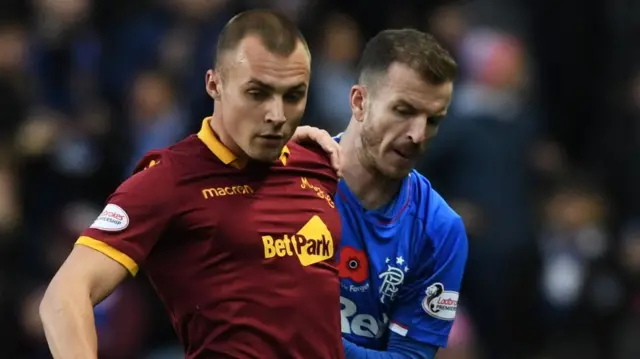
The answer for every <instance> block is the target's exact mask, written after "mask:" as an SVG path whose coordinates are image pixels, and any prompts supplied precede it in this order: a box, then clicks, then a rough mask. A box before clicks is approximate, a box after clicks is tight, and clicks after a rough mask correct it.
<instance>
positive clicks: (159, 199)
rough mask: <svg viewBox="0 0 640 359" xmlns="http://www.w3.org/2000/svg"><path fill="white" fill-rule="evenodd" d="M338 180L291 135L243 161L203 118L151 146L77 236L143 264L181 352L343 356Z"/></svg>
mask: <svg viewBox="0 0 640 359" xmlns="http://www.w3.org/2000/svg"><path fill="white" fill-rule="evenodd" d="M336 187H337V177H336V174H335V172H334V171H333V170H332V168H331V165H330V162H329V159H328V158H327V156H326V155H325V154H324V152H323V151H322V150H320V149H319V148H318V149H315V148H305V147H302V146H300V145H298V144H294V143H290V144H289V145H288V147H285V148H284V150H283V152H282V156H281V157H280V159H279V160H278V161H276V162H275V163H273V164H272V165H264V164H259V163H251V162H249V163H245V164H241V163H239V162H238V160H237V159H236V157H235V156H234V155H233V154H232V153H231V152H230V151H229V150H228V149H227V148H225V147H224V146H223V145H222V144H221V143H220V142H219V141H218V140H217V138H216V136H215V135H214V133H213V131H212V130H211V128H210V127H209V123H208V121H207V120H205V121H204V122H203V126H202V130H201V131H200V132H199V133H198V134H197V135H192V136H190V137H188V138H186V139H185V140H183V141H181V142H179V143H177V144H176V145H174V146H171V147H169V148H166V149H162V150H158V151H153V152H150V153H149V154H148V155H147V156H145V158H144V159H143V160H142V162H141V163H140V164H139V166H138V168H137V173H136V174H134V175H133V176H132V177H131V178H129V179H128V180H126V181H125V182H124V183H123V184H122V185H121V186H120V187H119V188H118V189H117V190H116V191H115V193H113V194H112V195H111V196H110V197H109V199H108V201H107V204H106V207H105V209H104V211H103V212H102V213H101V215H100V216H99V217H98V219H96V221H95V222H94V223H93V224H92V225H91V227H90V228H88V229H87V230H86V231H85V232H84V233H83V234H82V236H81V237H80V238H79V239H78V242H77V244H79V245H85V246H88V247H91V248H93V249H95V250H98V251H100V252H102V253H104V254H105V255H107V256H109V257H111V258H112V259H114V260H116V261H118V262H119V263H121V264H122V265H123V266H125V267H126V268H127V269H128V270H129V271H130V272H131V274H132V275H135V274H136V272H137V271H138V268H142V269H143V270H144V272H145V273H146V274H147V275H148V277H149V279H150V281H151V283H152V285H153V286H154V288H155V289H156V292H157V294H158V296H159V297H160V299H161V300H162V301H163V302H164V305H165V307H166V310H167V312H168V313H169V315H170V317H171V320H172V323H173V326H174V328H175V330H176V332H177V334H178V336H179V338H180V340H181V341H182V343H183V345H184V349H185V353H186V358H188V359H192V358H199V359H200V358H262V359H270V358H273V359H276V358H278V359H283V358H299V359H303V358H304V359H313V358H318V359H331V358H343V353H342V351H343V349H342V341H341V338H340V317H339V316H340V288H339V281H338V275H337V270H336V267H335V263H334V254H335V252H336V247H337V246H338V242H339V240H340V217H339V214H338V211H337V210H336V208H335V205H334V203H333V196H334V194H335V192H336Z"/></svg>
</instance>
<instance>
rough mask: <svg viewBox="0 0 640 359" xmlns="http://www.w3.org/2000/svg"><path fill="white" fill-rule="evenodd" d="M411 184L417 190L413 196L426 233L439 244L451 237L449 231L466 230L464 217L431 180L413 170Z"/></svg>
mask: <svg viewBox="0 0 640 359" xmlns="http://www.w3.org/2000/svg"><path fill="white" fill-rule="evenodd" d="M410 176H411V186H412V189H413V190H414V191H415V195H414V196H412V201H413V207H414V208H415V211H416V216H417V217H418V218H420V220H421V221H422V222H423V225H424V229H425V232H426V233H425V235H426V237H427V238H428V239H429V240H430V241H433V242H434V243H433V244H434V246H438V245H440V244H442V243H438V242H441V241H443V240H445V239H446V238H447V237H449V233H451V232H452V231H453V232H459V231H464V224H463V222H462V218H461V217H460V215H458V213H457V212H456V211H455V210H454V209H453V208H451V206H450V205H449V204H448V203H447V201H446V200H445V199H444V198H443V197H442V196H441V195H440V194H439V193H438V191H436V190H435V189H434V188H433V186H432V185H431V182H429V180H428V179H427V178H426V177H425V176H423V175H422V174H420V173H419V172H418V171H415V170H413V171H412V172H411V174H410Z"/></svg>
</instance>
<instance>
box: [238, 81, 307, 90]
mask: <svg viewBox="0 0 640 359" xmlns="http://www.w3.org/2000/svg"><path fill="white" fill-rule="evenodd" d="M247 84H249V85H255V86H258V87H261V88H263V89H265V90H269V91H275V90H276V87H275V86H273V85H270V84H268V83H264V82H262V81H260V80H257V79H251V80H249V82H247ZM306 88H307V83H306V82H300V83H298V84H296V85H293V86H290V87H289V88H288V89H287V90H288V91H289V90H304V89H306Z"/></svg>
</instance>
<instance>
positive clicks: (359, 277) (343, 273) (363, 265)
mask: <svg viewBox="0 0 640 359" xmlns="http://www.w3.org/2000/svg"><path fill="white" fill-rule="evenodd" d="M338 270H339V275H340V278H349V279H351V280H352V281H354V282H357V283H362V282H364V281H365V280H366V279H367V277H368V276H369V260H368V259H367V254H366V253H365V252H364V251H359V250H357V249H355V248H353V247H349V246H345V247H342V249H341V250H340V259H339V262H338Z"/></svg>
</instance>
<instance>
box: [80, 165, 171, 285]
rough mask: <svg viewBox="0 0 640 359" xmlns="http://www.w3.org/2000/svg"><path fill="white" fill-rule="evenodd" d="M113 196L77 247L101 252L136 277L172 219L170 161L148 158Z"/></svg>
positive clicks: (83, 234) (82, 235)
mask: <svg viewBox="0 0 640 359" xmlns="http://www.w3.org/2000/svg"><path fill="white" fill-rule="evenodd" d="M143 161H144V163H146V165H144V164H142V162H141V165H139V166H138V168H137V169H136V170H137V171H138V172H137V173H135V174H134V175H133V176H132V177H130V178H129V179H127V180H126V181H125V182H123V183H122V184H121V185H120V187H118V188H117V189H116V191H115V192H114V193H113V194H111V196H109V198H108V199H107V201H106V205H105V207H104V209H103V211H102V212H101V213H100V215H99V216H98V218H97V219H96V220H95V221H94V222H93V223H92V224H91V226H90V227H89V228H87V229H86V230H85V231H84V232H83V233H82V234H81V236H80V238H78V240H77V242H76V245H84V246H87V247H90V248H92V249H94V250H97V251H99V252H101V253H103V254H105V255H106V256H108V257H110V258H111V259H113V260H115V261H117V262H118V263H120V264H122V265H123V266H124V267H125V268H127V270H128V271H129V273H131V275H133V276H135V275H136V274H137V272H138V269H139V266H140V265H142V263H143V262H144V261H145V259H146V258H147V256H148V255H149V253H150V252H151V249H152V248H153V246H154V245H155V244H156V242H157V241H158V239H159V238H160V236H161V234H162V233H163V231H164V229H165V228H166V226H167V224H168V223H169V221H170V219H171V217H172V211H171V208H172V205H171V200H172V193H173V192H174V188H173V187H174V183H173V177H172V174H171V171H170V166H169V163H168V161H167V160H160V159H148V158H147V159H146V161H145V160H143Z"/></svg>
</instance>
